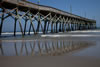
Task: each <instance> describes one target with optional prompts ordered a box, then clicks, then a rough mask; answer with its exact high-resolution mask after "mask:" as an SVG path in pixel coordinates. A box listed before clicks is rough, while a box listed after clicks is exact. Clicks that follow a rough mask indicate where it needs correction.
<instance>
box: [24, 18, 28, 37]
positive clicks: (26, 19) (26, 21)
mask: <svg viewBox="0 0 100 67" xmlns="http://www.w3.org/2000/svg"><path fill="white" fill-rule="evenodd" d="M27 21H28V19H27V18H26V19H25V25H24V35H25V32H26V26H27Z"/></svg>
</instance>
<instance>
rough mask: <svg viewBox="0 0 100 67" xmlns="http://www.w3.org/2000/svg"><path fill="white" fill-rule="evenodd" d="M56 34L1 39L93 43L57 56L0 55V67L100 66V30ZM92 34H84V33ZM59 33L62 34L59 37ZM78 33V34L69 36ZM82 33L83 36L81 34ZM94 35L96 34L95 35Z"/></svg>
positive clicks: (3, 40)
mask: <svg viewBox="0 0 100 67" xmlns="http://www.w3.org/2000/svg"><path fill="white" fill-rule="evenodd" d="M68 34H69V35H70V37H69V36H66V37H62V36H63V35H67V34H66V33H64V34H62V33H60V34H57V36H58V37H50V36H49V37H48V36H46V37H34V38H27V37H26V38H17V39H15V38H13V39H10V40H7V39H5V38H3V39H1V40H2V42H4V43H5V41H6V42H7V41H8V42H9V41H10V42H12V41H16V42H17V41H20V40H25V41H26V40H37V39H39V40H52V41H54V40H55V39H56V40H62V39H63V40H67V41H79V42H80V41H82V42H89V44H90V45H91V44H94V45H93V46H89V47H86V48H83V49H79V50H75V51H72V52H69V53H65V54H62V55H59V56H46V55H44V56H0V66H1V67H33V66H34V67H100V49H99V48H100V46H99V43H100V42H99V41H100V37H99V36H100V32H97V31H96V32H83V33H82V32H81V33H80V32H77V33H76V32H71V33H68ZM87 34H88V35H92V36H89V37H88V36H85V35H87ZM54 35H55V34H54ZM59 35H62V36H60V37H59ZM71 35H80V36H75V37H74V36H71ZM81 35H84V36H81ZM95 35H96V36H95Z"/></svg>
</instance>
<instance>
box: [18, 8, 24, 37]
mask: <svg viewBox="0 0 100 67" xmlns="http://www.w3.org/2000/svg"><path fill="white" fill-rule="evenodd" d="M17 18H18V22H19V26H20V30H21V33H22V36H24V33H23V28H22V24H21V18H20V15H19V13H18V8H17Z"/></svg>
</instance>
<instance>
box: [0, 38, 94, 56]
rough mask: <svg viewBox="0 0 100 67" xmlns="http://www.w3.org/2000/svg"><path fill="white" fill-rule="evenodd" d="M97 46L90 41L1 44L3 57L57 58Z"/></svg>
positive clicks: (10, 42)
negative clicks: (57, 56)
mask: <svg viewBox="0 0 100 67" xmlns="http://www.w3.org/2000/svg"><path fill="white" fill-rule="evenodd" d="M91 45H95V42H89V41H87V42H86V41H80V42H79V41H67V40H25V41H23V40H21V41H17V40H12V41H4V42H3V41H2V42H0V55H1V56H44V55H47V56H56V55H63V54H64V53H67V52H71V51H74V50H78V49H81V48H86V47H88V46H91Z"/></svg>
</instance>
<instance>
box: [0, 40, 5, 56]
mask: <svg viewBox="0 0 100 67" xmlns="http://www.w3.org/2000/svg"><path fill="white" fill-rule="evenodd" d="M0 50H1V54H2V56H4V52H3V47H2V42H1V41H0Z"/></svg>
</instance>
